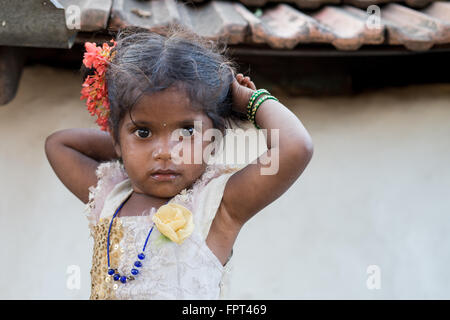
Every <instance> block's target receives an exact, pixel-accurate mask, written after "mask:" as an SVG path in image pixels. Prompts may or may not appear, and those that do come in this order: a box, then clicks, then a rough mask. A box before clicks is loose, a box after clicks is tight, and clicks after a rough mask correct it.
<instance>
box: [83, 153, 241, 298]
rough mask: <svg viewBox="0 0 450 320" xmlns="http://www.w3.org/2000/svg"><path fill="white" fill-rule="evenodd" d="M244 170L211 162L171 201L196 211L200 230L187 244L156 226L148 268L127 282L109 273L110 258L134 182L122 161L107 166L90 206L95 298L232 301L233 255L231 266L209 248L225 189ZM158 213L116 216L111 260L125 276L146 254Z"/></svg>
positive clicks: (117, 222)
mask: <svg viewBox="0 0 450 320" xmlns="http://www.w3.org/2000/svg"><path fill="white" fill-rule="evenodd" d="M239 169H240V167H238V166H229V165H223V164H209V165H207V167H206V170H205V172H204V173H203V174H202V176H201V177H200V178H199V179H198V180H197V181H196V182H195V183H194V184H193V185H192V187H191V188H189V189H184V190H182V191H181V192H180V193H179V194H178V195H176V196H175V197H173V198H172V199H171V200H170V201H169V203H178V204H180V205H183V206H185V207H186V208H188V209H189V210H191V212H192V214H193V217H194V224H195V227H194V231H193V233H192V234H191V235H190V236H189V237H188V238H186V239H185V240H184V242H183V243H182V244H181V245H178V244H176V243H174V242H172V241H159V240H158V238H159V239H160V237H159V236H160V235H161V233H160V232H159V230H158V229H157V228H156V227H154V228H153V231H152V233H151V235H150V238H149V240H148V244H147V247H146V249H145V255H146V257H145V259H144V260H143V261H142V264H143V266H142V267H141V268H139V274H138V275H136V276H135V280H132V281H127V282H126V283H125V284H123V283H121V282H120V281H114V280H113V279H112V277H111V276H109V275H108V273H107V270H108V263H107V254H106V244H107V235H108V228H109V225H110V221H111V218H112V216H113V215H114V212H115V211H116V209H117V208H118V207H119V206H120V204H121V203H123V202H124V201H125V200H126V199H127V198H128V196H129V195H130V194H131V193H132V188H131V183H130V180H129V179H128V177H127V174H126V171H125V170H124V167H123V165H122V164H121V163H120V162H119V161H111V162H105V163H101V164H100V166H99V167H98V169H97V177H98V182H97V185H96V186H93V187H91V188H90V201H89V203H88V204H87V206H86V213H87V218H88V221H89V228H90V231H91V236H92V237H93V239H94V248H93V257H92V268H91V281H92V284H91V296H90V299H133V300H134V299H177V300H178V299H227V298H228V295H227V294H228V289H229V285H230V275H231V274H230V272H231V270H232V262H233V259H232V255H231V256H230V258H229V260H228V261H227V263H226V264H225V266H223V265H222V263H221V262H220V261H219V259H218V258H217V257H216V255H215V254H214V253H213V252H212V251H211V250H210V249H209V247H208V246H207V245H206V242H205V240H206V237H207V235H208V232H209V228H210V226H211V222H212V220H213V219H214V216H215V214H216V212H217V209H218V207H219V204H220V202H221V199H222V196H223V191H224V189H225V185H226V183H227V181H228V179H229V178H230V176H231V175H233V173H235V172H236V171H238V170H239ZM154 213H155V209H153V210H149V211H148V212H147V214H146V215H141V216H139V215H137V216H124V217H120V216H119V217H116V218H115V219H114V223H113V226H112V229H111V239H110V261H111V265H114V266H118V268H117V267H116V268H117V269H118V272H119V273H120V274H121V275H130V274H131V273H130V270H131V268H133V264H134V262H135V261H136V260H138V259H137V255H138V254H139V253H140V252H142V248H143V245H144V243H145V240H146V238H147V235H148V232H149V230H150V228H151V225H152V221H151V217H152V216H153V214H154Z"/></svg>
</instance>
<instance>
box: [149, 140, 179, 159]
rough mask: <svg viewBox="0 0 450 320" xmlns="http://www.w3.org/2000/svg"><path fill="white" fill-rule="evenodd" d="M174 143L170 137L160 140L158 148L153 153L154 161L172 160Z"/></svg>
mask: <svg viewBox="0 0 450 320" xmlns="http://www.w3.org/2000/svg"><path fill="white" fill-rule="evenodd" d="M173 143H174V142H171V141H170V137H165V138H162V139H160V141H159V143H158V144H157V146H156V148H155V149H154V151H153V159H154V160H171V159H172V155H171V151H172V144H173Z"/></svg>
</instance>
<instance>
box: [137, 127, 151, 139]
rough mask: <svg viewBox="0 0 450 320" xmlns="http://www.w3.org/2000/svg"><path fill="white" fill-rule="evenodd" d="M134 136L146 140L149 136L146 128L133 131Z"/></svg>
mask: <svg viewBox="0 0 450 320" xmlns="http://www.w3.org/2000/svg"><path fill="white" fill-rule="evenodd" d="M134 134H135V135H136V136H138V137H139V138H142V139H145V138H148V137H149V136H150V135H151V133H150V130H148V129H147V128H139V129H136V130H135V131H134Z"/></svg>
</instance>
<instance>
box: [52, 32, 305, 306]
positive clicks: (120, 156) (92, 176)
mask: <svg viewBox="0 0 450 320" xmlns="http://www.w3.org/2000/svg"><path fill="white" fill-rule="evenodd" d="M113 43H114V46H113V47H112V49H111V48H110V47H109V46H108V45H107V44H104V45H103V48H100V47H96V46H95V44H90V43H86V49H87V52H86V53H85V59H84V61H83V62H84V63H85V65H86V66H89V67H92V69H91V71H92V70H94V69H95V73H94V74H93V75H92V74H91V75H90V76H89V77H88V78H87V80H86V82H85V84H84V85H83V87H84V88H83V91H82V92H83V98H87V99H88V101H87V102H88V107H89V110H90V111H91V114H96V115H97V116H98V120H97V122H98V123H99V124H100V125H101V127H102V129H103V130H106V131H107V132H104V131H102V130H94V129H67V130H61V131H58V132H55V133H53V134H52V135H50V136H49V137H48V138H47V140H46V144H45V151H46V154H47V157H48V159H49V162H50V164H51V166H52V168H53V169H54V171H55V173H56V175H57V176H58V177H59V179H60V180H61V181H62V182H63V184H64V185H65V186H66V187H67V188H68V189H69V190H70V191H72V192H73V193H74V194H75V195H76V196H77V197H78V198H79V199H80V200H81V201H83V202H84V203H86V204H87V206H86V210H87V218H88V221H89V227H90V230H91V235H92V236H93V239H94V249H93V261H92V269H91V280H92V286H91V296H90V298H91V299H219V298H221V299H224V298H225V297H226V295H225V293H226V292H227V288H228V286H229V272H230V270H231V262H232V260H230V259H231V257H232V253H233V250H232V249H233V244H234V242H235V240H236V237H237V235H238V233H239V231H240V229H241V228H242V226H243V225H244V223H245V222H246V221H248V220H249V219H250V218H251V217H252V216H253V215H255V214H256V213H258V212H259V211H260V210H261V209H263V208H264V207H266V206H267V205H268V204H270V203H271V202H272V201H274V200H275V199H277V198H278V197H280V196H281V195H282V194H283V193H284V192H285V191H286V190H287V189H288V188H289V187H290V186H291V185H292V184H293V183H294V182H295V181H296V179H297V178H298V177H299V176H300V174H301V173H302V172H303V170H304V169H305V167H306V166H307V164H308V163H309V161H310V159H311V157H312V153H313V146H312V142H311V138H310V136H309V134H308V132H307V131H306V129H305V128H304V127H303V125H302V123H301V122H300V121H299V119H298V118H297V117H296V116H295V115H294V114H293V113H292V112H291V111H289V109H288V108H286V107H285V106H284V105H283V104H281V103H280V102H279V101H278V100H277V99H276V98H275V97H273V96H271V95H270V93H269V92H268V91H261V90H259V91H258V90H256V87H255V85H254V83H253V82H252V81H251V80H250V78H249V77H244V76H243V75H242V74H240V73H239V74H236V71H235V70H236V67H235V66H234V64H233V63H232V61H231V60H229V59H228V58H226V57H225V55H224V54H222V52H221V51H220V50H219V48H218V46H217V45H216V44H215V43H213V42H211V41H206V40H203V39H202V38H201V37H199V36H196V35H195V34H193V33H190V32H189V31H187V30H183V28H181V27H178V28H169V29H168V30H166V32H165V35H160V34H157V33H153V32H149V31H145V30H140V29H130V28H127V29H123V30H121V31H119V33H118V35H117V38H116V41H113ZM105 83H106V86H105V85H104V84H105ZM248 125H250V126H251V127H253V128H258V129H259V128H261V129H267V136H266V140H267V148H268V150H267V152H265V153H264V154H262V155H261V156H260V157H259V158H258V159H257V160H256V161H253V162H252V163H250V164H248V165H245V166H240V165H228V164H219V163H217V161H213V160H217V159H218V157H219V155H221V154H222V151H223V146H222V144H221V139H220V137H219V138H218V139H217V141H214V144H213V145H214V146H215V147H216V148H215V149H213V150H212V152H210V153H209V155H208V156H203V157H201V159H200V161H195V159H194V158H195V154H198V151H199V150H200V154H201V155H204V154H207V152H205V151H207V150H208V148H209V147H210V146H209V144H210V143H211V142H210V141H208V140H207V139H205V137H204V135H205V133H206V132H207V131H208V130H214V129H216V130H219V132H220V133H225V129H230V128H233V126H235V127H239V126H240V127H242V128H248V127H249V126H248ZM273 129H279V131H278V132H277V134H276V135H275V134H274V137H277V139H273V138H272V139H271V137H272V134H273V133H272V130H273ZM255 130H256V129H255ZM202 135H203V138H202ZM174 136H175V137H176V138H175V139H174V138H173V137H174ZM177 137H178V138H177ZM198 137H200V138H198ZM214 140H216V139H214ZM180 143H181V146H182V147H183V148H182V152H181V153H179V155H180V156H182V157H183V159H182V160H183V161H181V162H180V161H178V162H177V161H176V156H175V155H176V153H174V149H175V147H176V145H177V144H178V146H180ZM218 146H220V147H218ZM210 150H211V149H210ZM275 156H276V157H278V159H277V161H278V168H277V170H276V172H273V173H270V174H263V173H262V172H263V171H262V169H264V168H267V167H268V166H269V165H267V163H264V164H263V163H262V161H259V160H262V158H261V157H265V158H264V159H266V160H267V159H268V158H269V157H272V158H273V157H275ZM196 159H197V160H198V158H196ZM266 162H267V161H266ZM280 214H285V213H280ZM255 267H256V266H255Z"/></svg>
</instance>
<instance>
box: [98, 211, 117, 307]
mask: <svg viewBox="0 0 450 320" xmlns="http://www.w3.org/2000/svg"><path fill="white" fill-rule="evenodd" d="M110 222H111V220H110V218H104V219H100V221H99V222H98V224H96V225H94V226H92V236H93V238H94V249H93V255H92V268H91V281H92V284H91V296H90V299H91V300H103V299H112V300H115V299H116V296H115V290H114V284H115V281H114V280H112V279H111V281H107V280H106V279H107V278H108V277H111V276H110V275H108V258H107V256H106V245H107V239H108V228H109V223H110ZM123 234H124V233H123V227H122V225H121V224H117V223H116V222H115V221H114V222H113V225H112V228H111V239H110V241H111V244H112V246H111V247H112V248H111V251H110V260H111V265H112V266H118V265H119V262H120V258H121V251H120V248H119V246H117V248H116V247H115V245H118V244H119V243H120V241H121V240H122V238H123Z"/></svg>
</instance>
